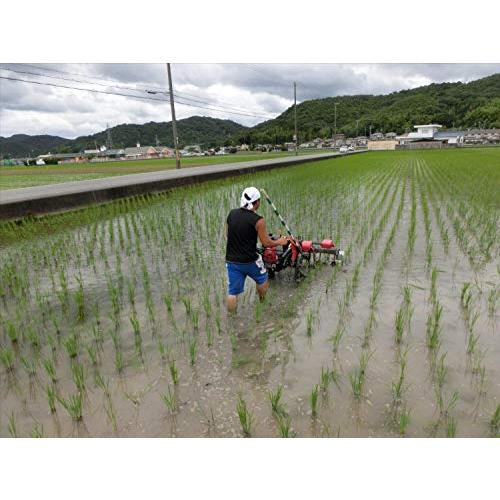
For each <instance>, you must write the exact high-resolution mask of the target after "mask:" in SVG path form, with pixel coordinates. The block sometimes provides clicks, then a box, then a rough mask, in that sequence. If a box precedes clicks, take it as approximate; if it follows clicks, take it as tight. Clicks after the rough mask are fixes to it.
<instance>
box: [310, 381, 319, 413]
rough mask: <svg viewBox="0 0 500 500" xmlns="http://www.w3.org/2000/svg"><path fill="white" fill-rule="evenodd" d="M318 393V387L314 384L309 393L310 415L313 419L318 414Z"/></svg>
mask: <svg viewBox="0 0 500 500" xmlns="http://www.w3.org/2000/svg"><path fill="white" fill-rule="evenodd" d="M318 392H319V386H318V384H316V385H315V386H314V387H313V388H312V391H311V413H312V416H313V417H316V415H317V414H318Z"/></svg>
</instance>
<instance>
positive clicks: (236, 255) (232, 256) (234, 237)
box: [226, 187, 288, 312]
mask: <svg viewBox="0 0 500 500" xmlns="http://www.w3.org/2000/svg"><path fill="white" fill-rule="evenodd" d="M259 206H260V192H259V190H258V189H257V188H254V187H248V188H246V189H245V190H244V191H243V194H242V195H241V202H240V208H235V209H233V210H231V212H229V215H228V216H227V225H226V234H227V247H226V268H227V276H228V281H229V286H228V296H227V309H228V311H229V312H235V311H236V307H237V305H238V295H239V294H240V293H242V292H243V290H244V289H245V280H246V277H247V276H250V278H252V279H253V280H254V281H255V284H256V287H257V293H258V294H259V298H260V300H263V299H264V297H265V295H266V292H267V289H268V288H269V282H268V279H267V271H266V268H265V267H264V263H263V262H262V257H261V256H260V255H259V254H258V253H257V236H259V239H260V242H261V243H262V245H263V246H264V247H276V246H280V245H286V244H287V243H288V238H279V239H277V240H272V239H271V238H269V236H268V234H267V230H266V222H265V221H264V218H263V217H262V216H260V215H258V214H257V213H256V211H257V210H258V208H259Z"/></svg>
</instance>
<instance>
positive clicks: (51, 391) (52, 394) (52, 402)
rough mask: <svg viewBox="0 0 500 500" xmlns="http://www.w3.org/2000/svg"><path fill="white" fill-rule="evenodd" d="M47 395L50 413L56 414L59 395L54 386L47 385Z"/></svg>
mask: <svg viewBox="0 0 500 500" xmlns="http://www.w3.org/2000/svg"><path fill="white" fill-rule="evenodd" d="M45 394H46V395H47V402H48V403H49V408H50V413H56V411H57V409H56V399H57V393H56V390H55V388H54V386H53V385H47V386H46V388H45Z"/></svg>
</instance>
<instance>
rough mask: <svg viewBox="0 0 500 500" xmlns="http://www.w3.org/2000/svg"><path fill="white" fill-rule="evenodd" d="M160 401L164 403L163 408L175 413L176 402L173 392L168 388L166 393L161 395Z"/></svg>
mask: <svg viewBox="0 0 500 500" xmlns="http://www.w3.org/2000/svg"><path fill="white" fill-rule="evenodd" d="M161 399H162V400H163V402H164V403H165V406H166V407H167V408H168V409H169V411H170V413H175V410H176V409H177V400H176V397H175V392H174V391H172V389H171V388H170V386H168V387H167V392H166V393H165V394H162V395H161Z"/></svg>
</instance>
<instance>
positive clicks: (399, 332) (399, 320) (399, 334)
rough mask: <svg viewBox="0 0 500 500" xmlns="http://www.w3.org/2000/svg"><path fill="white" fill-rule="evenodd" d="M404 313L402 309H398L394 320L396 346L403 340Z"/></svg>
mask: <svg viewBox="0 0 500 500" xmlns="http://www.w3.org/2000/svg"><path fill="white" fill-rule="evenodd" d="M405 323H406V318H405V311H404V309H403V308H400V309H398V311H397V312H396V316H395V318H394V327H395V330H396V337H395V340H396V344H400V343H401V341H402V339H403V334H404V329H405Z"/></svg>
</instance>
